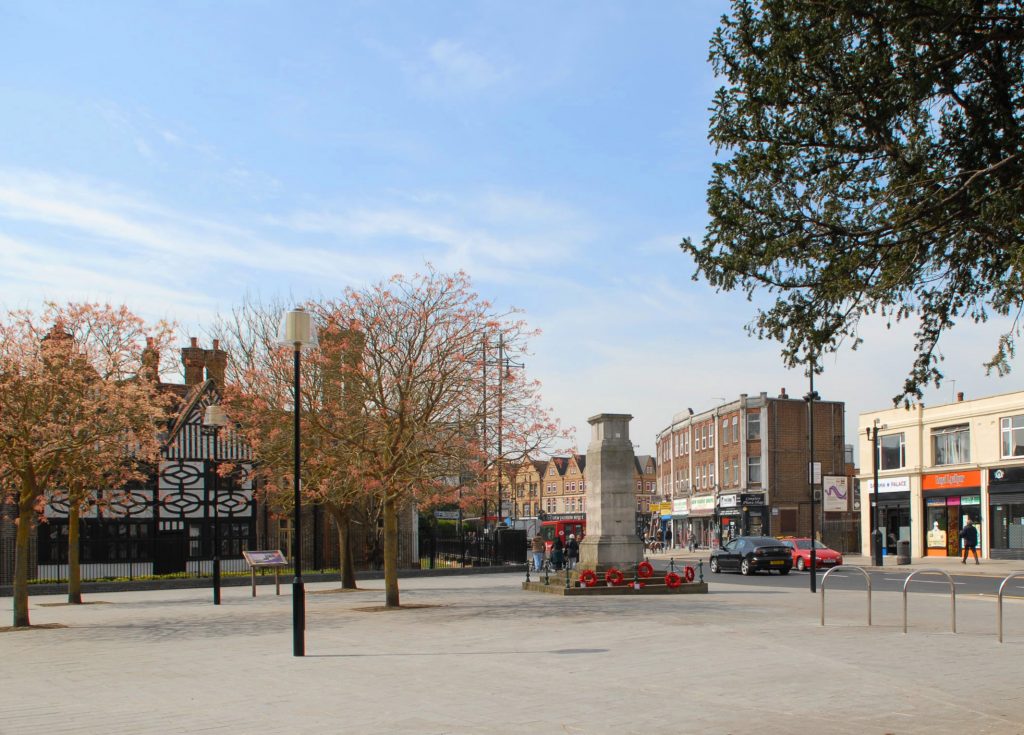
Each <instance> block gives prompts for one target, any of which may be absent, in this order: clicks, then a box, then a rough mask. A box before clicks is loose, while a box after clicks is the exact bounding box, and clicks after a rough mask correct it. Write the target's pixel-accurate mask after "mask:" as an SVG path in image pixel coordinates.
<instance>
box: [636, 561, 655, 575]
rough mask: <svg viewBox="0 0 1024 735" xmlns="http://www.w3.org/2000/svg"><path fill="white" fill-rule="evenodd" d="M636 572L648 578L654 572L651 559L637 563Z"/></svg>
mask: <svg viewBox="0 0 1024 735" xmlns="http://www.w3.org/2000/svg"><path fill="white" fill-rule="evenodd" d="M636 573H637V576H639V577H640V578H641V579H647V578H648V577H650V576H651V575H652V574H654V567H653V566H652V565H651V563H650V562H649V561H642V562H640V563H639V564H637V565H636Z"/></svg>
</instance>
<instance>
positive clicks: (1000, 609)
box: [996, 572, 1024, 643]
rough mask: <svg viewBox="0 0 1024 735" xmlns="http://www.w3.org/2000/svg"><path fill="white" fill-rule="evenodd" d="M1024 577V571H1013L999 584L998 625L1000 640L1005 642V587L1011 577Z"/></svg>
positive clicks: (997, 602)
mask: <svg viewBox="0 0 1024 735" xmlns="http://www.w3.org/2000/svg"><path fill="white" fill-rule="evenodd" d="M1021 578H1024V572H1013V573H1012V574H1011V575H1010V576H1008V577H1007V578H1006V579H1004V580H1003V582H1002V584H1000V585H999V594H998V595H996V627H998V628H999V642H1000V643H1002V642H1003V588H1005V587H1006V583H1007V582H1009V581H1010V580H1011V579H1021Z"/></svg>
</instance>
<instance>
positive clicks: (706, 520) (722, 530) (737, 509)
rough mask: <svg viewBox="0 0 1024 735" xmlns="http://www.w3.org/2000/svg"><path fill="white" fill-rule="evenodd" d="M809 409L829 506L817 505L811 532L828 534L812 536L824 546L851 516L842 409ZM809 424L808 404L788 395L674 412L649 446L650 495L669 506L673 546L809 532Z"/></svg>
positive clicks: (827, 404) (825, 405) (823, 405)
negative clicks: (652, 458) (652, 448)
mask: <svg viewBox="0 0 1024 735" xmlns="http://www.w3.org/2000/svg"><path fill="white" fill-rule="evenodd" d="M813 405H814V461H815V463H817V464H819V465H820V474H821V477H820V485H819V486H818V489H817V493H818V496H820V497H819V501H820V500H822V499H823V500H825V501H827V502H816V503H815V506H816V507H815V525H816V531H822V529H824V531H823V532H820V533H818V534H816V535H819V536H820V537H821V538H822V539H823V540H824V541H825V542H826V543H829V541H830V540H831V539H830V538H829V537H830V535H832V533H836V534H837V535H838V534H839V533H840V531H841V530H842V529H843V528H844V527H845V526H848V525H849V524H850V523H852V522H854V520H853V519H854V517H855V516H854V512H853V504H852V501H853V493H852V492H851V490H850V488H851V485H852V483H850V482H849V479H850V478H848V476H847V467H846V463H845V455H844V430H843V419H844V412H845V407H844V404H843V403H842V402H838V401H823V400H816V401H814V404H813ZM809 418H810V411H809V405H808V402H807V401H805V400H803V399H798V398H792V397H790V396H789V395H787V394H786V391H785V389H783V390H782V391H781V393H780V394H779V396H778V397H774V398H773V397H769V396H768V394H767V393H761V394H760V395H759V396H756V397H750V396H749V395H747V394H745V393H743V394H740V396H739V398H738V399H737V400H734V401H728V402H725V403H722V404H721V405H719V406H716V407H715V408H713V409H709V410H706V411H702V412H700V413H694V412H693V411H692V410H691V409H687V410H686V411H685V412H681V413H678V414H676V415H675V416H674V417H673V418H672V422H671V423H670V424H669V425H668V426H666V427H665V428H664V429H663V430H662V431H660V432H659V433H658V434H657V436H656V439H655V441H656V446H657V452H658V456H657V460H658V463H657V464H658V473H657V478H658V479H657V490H656V492H657V496H658V499H660V501H661V503H662V506H664V504H665V503H668V504H669V507H670V508H671V513H670V517H669V518H667V519H665V522H666V524H667V526H668V529H669V533H670V538H671V543H672V545H673V546H684V545H689V544H690V543H691V542H692V543H693V544H694V545H696V546H714V545H717V544H721V543H723V542H724V541H726V540H728V539H729V538H733V537H735V536H739V535H744V536H746V535H761V534H764V535H774V536H806V535H809V534H810V530H811V487H810V484H809V477H808V471H809V467H810V464H809V463H810V443H809V440H810V436H809V428H810V422H809V420H808V419H809ZM818 496H816V497H818ZM847 535H848V534H847ZM855 536H856V534H855ZM833 543H834V542H833ZM836 546H840V544H836ZM843 550H846V549H843Z"/></svg>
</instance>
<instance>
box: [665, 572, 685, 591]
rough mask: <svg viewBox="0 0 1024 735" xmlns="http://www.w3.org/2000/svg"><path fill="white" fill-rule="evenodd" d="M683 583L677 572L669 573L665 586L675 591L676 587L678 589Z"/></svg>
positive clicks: (666, 576)
mask: <svg viewBox="0 0 1024 735" xmlns="http://www.w3.org/2000/svg"><path fill="white" fill-rule="evenodd" d="M682 583H683V578H682V577H680V576H679V575H678V574H676V573H675V572H669V573H668V574H666V575H665V586H666V587H668V588H669V589H671V590H674V589H675V588H676V587H678V586H679V585H681V584H682Z"/></svg>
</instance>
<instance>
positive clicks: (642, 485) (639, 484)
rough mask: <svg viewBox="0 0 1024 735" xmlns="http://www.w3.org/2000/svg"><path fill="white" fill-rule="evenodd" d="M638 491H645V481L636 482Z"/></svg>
mask: <svg viewBox="0 0 1024 735" xmlns="http://www.w3.org/2000/svg"><path fill="white" fill-rule="evenodd" d="M636 491H637V492H638V493H642V492H643V491H644V481H643V480H637V481H636Z"/></svg>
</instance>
